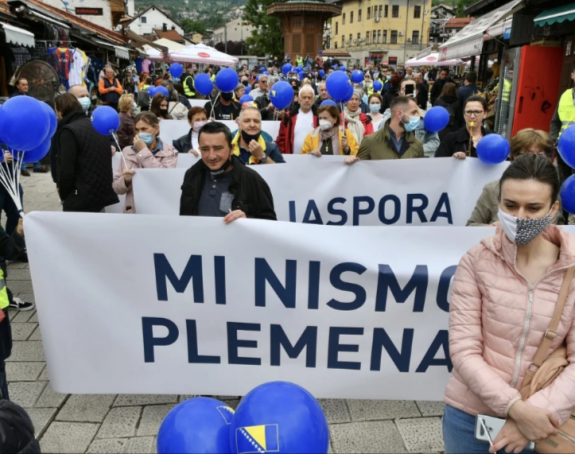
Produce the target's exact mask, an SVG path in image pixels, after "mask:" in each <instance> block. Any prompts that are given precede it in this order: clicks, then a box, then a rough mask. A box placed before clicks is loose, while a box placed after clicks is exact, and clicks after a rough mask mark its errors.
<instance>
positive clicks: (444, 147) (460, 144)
mask: <svg viewBox="0 0 575 454" xmlns="http://www.w3.org/2000/svg"><path fill="white" fill-rule="evenodd" d="M481 133H482V134H483V136H487V135H489V134H493V131H489V130H487V129H485V128H484V127H483V126H482V127H481ZM468 149H469V131H468V130H467V127H466V126H464V127H463V128H461V129H459V131H456V132H452V133H451V134H448V135H447V136H446V137H445V140H442V141H441V145H439V148H438V149H437V151H436V152H435V157H436V158H448V157H450V156H453V155H454V154H455V153H457V152H458V151H463V152H464V153H465V154H467V150H468ZM470 156H471V157H473V158H476V157H477V152H476V150H475V147H474V146H473V141H471V155H470Z"/></svg>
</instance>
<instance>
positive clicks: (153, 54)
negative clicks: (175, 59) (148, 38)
mask: <svg viewBox="0 0 575 454" xmlns="http://www.w3.org/2000/svg"><path fill="white" fill-rule="evenodd" d="M154 44H158V45H160V46H164V47H167V48H168V50H169V52H170V53H171V52H175V51H178V50H181V49H184V48H185V47H186V46H184V45H183V44H179V43H177V42H175V41H171V40H169V39H165V38H162V39H158V40H156V41H154ZM144 50H145V51H146V56H147V57H148V58H149V59H150V60H159V61H161V60H164V55H163V54H162V52H160V51H159V50H158V49H156V48H155V47H152V46H150V45H148V44H146V45H145V46H144ZM167 59H168V60H169V59H170V57H169V56H168V58H167Z"/></svg>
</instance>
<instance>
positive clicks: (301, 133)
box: [293, 109, 313, 154]
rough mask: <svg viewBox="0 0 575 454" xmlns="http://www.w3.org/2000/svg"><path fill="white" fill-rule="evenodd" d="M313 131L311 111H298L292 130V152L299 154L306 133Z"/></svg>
mask: <svg viewBox="0 0 575 454" xmlns="http://www.w3.org/2000/svg"><path fill="white" fill-rule="evenodd" d="M312 131H313V112H312V111H311V110H310V111H309V112H308V113H303V112H302V111H301V109H300V111H299V112H298V114H297V118H296V122H295V128H294V132H293V153H294V154H300V153H301V150H302V148H303V143H304V141H305V138H306V137H307V135H308V134H309V133H310V132H312Z"/></svg>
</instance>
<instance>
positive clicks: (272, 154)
mask: <svg viewBox="0 0 575 454" xmlns="http://www.w3.org/2000/svg"><path fill="white" fill-rule="evenodd" d="M238 126H239V127H240V129H239V131H238V132H237V134H236V136H235V137H234V140H233V142H232V145H233V153H234V155H235V156H237V157H238V158H239V160H240V161H241V162H242V163H243V164H247V165H252V164H275V163H285V161H284V158H283V156H282V154H281V153H280V151H279V149H278V146H277V145H276V144H275V143H273V142H268V141H266V140H265V139H264V137H263V136H262V115H261V113H260V111H259V110H258V109H257V108H256V107H251V106H246V107H245V108H244V109H243V110H242V112H241V113H240V118H239V119H238Z"/></svg>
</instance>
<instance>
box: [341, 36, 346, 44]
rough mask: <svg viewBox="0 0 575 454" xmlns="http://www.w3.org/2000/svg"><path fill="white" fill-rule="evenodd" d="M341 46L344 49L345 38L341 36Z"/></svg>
mask: <svg viewBox="0 0 575 454" xmlns="http://www.w3.org/2000/svg"><path fill="white" fill-rule="evenodd" d="M341 45H342V46H344V47H345V36H344V35H341Z"/></svg>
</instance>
